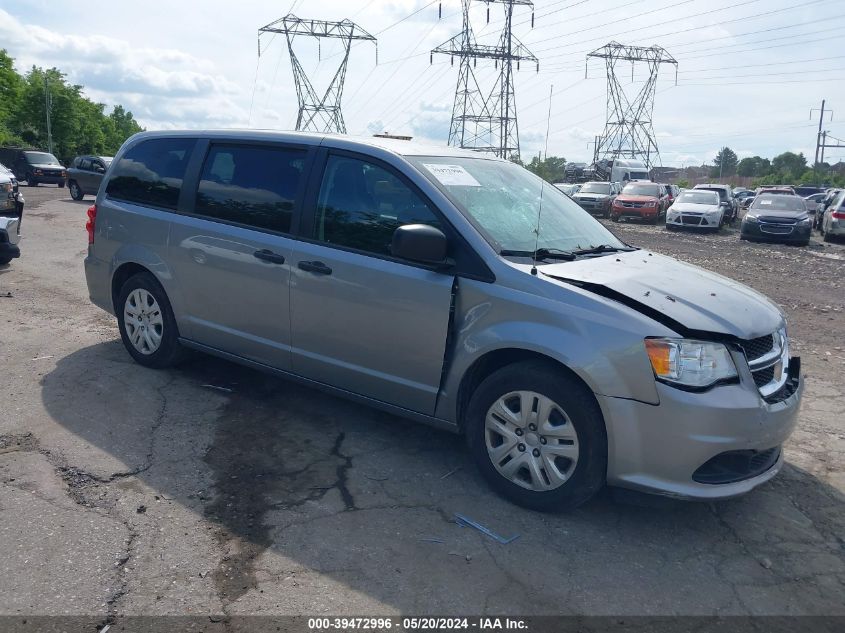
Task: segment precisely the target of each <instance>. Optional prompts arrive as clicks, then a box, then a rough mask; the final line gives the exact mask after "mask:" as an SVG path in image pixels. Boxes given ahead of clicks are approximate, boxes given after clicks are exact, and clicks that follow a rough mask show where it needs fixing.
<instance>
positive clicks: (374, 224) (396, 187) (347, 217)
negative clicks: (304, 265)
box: [314, 156, 441, 255]
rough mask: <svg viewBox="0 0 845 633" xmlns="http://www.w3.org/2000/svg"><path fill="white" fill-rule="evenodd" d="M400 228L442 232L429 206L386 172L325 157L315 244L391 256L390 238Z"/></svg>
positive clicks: (350, 160) (358, 162)
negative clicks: (413, 226) (422, 226)
mask: <svg viewBox="0 0 845 633" xmlns="http://www.w3.org/2000/svg"><path fill="white" fill-rule="evenodd" d="M404 224H428V225H429V226H434V227H437V228H441V226H440V222H439V220H438V219H437V216H436V215H435V213H434V212H433V211H432V210H431V208H430V207H429V206H428V204H427V203H426V202H425V201H424V200H423V199H422V198H420V197H419V195H417V194H416V193H415V192H414V191H413V190H411V189H410V188H409V187H408V186H407V185H406V184H405V183H403V182H402V180H400V179H399V178H398V177H396V176H395V175H393V174H392V173H391V172H389V171H388V170H386V169H384V168H382V167H379V166H378V165H374V164H372V163H369V162H366V161H362V160H358V159H356V158H347V157H345V156H330V157H329V160H328V163H327V164H326V171H325V173H324V175H323V184H322V186H321V188H320V197H319V199H318V202H317V215H316V226H315V227H314V228H315V234H316V237H317V239H319V240H320V241H321V242H327V243H330V244H337V245H339V246H346V247H349V248H355V249H358V250H362V251H367V252H369V253H374V254H376V255H389V254H390V243H391V241H392V239H393V232H394V231H395V230H396V229H397V228H398V227H399V226H402V225H404Z"/></svg>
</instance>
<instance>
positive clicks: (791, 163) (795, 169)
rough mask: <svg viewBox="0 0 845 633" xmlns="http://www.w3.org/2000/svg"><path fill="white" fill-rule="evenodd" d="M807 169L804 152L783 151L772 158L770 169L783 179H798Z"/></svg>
mask: <svg viewBox="0 0 845 633" xmlns="http://www.w3.org/2000/svg"><path fill="white" fill-rule="evenodd" d="M805 169H807V159H806V158H805V157H804V154H803V153H801V154H796V153H795V152H784V153H783V154H779V155H777V156H775V157H774V158H773V159H772V170H773V171H774V172H775V173H777V174H779V175H780V176H781V177H782V178H784V179H785V180H787V181H789V180H798V179H799V178H800V177H801V174H803V173H804V170H805Z"/></svg>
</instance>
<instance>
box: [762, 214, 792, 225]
mask: <svg viewBox="0 0 845 633" xmlns="http://www.w3.org/2000/svg"><path fill="white" fill-rule="evenodd" d="M758 219H759V220H760V222H766V223H768V224H787V225H789V226H792V225H794V224H795V223H796V222H797V220H796V219H795V218H785V217H781V216H777V215H761V216H760V217H759V218H758Z"/></svg>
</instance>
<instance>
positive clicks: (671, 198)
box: [663, 185, 681, 206]
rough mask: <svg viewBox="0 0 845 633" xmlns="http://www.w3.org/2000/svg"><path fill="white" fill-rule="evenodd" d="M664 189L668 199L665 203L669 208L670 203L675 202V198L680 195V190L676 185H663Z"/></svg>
mask: <svg viewBox="0 0 845 633" xmlns="http://www.w3.org/2000/svg"><path fill="white" fill-rule="evenodd" d="M663 186H664V187H666V196H667V197H668V200H667V203H668V205H669V206H672V203H673V202H675V198H677V197H678V194H679V193H680V191H681V190H680V189H678V185H663Z"/></svg>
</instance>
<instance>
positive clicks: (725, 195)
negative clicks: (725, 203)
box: [696, 187, 728, 200]
mask: <svg viewBox="0 0 845 633" xmlns="http://www.w3.org/2000/svg"><path fill="white" fill-rule="evenodd" d="M696 190H698V191H715V192H716V193H718V194H719V200H727V199H728V190H727V189H711V188H710V187H696Z"/></svg>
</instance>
